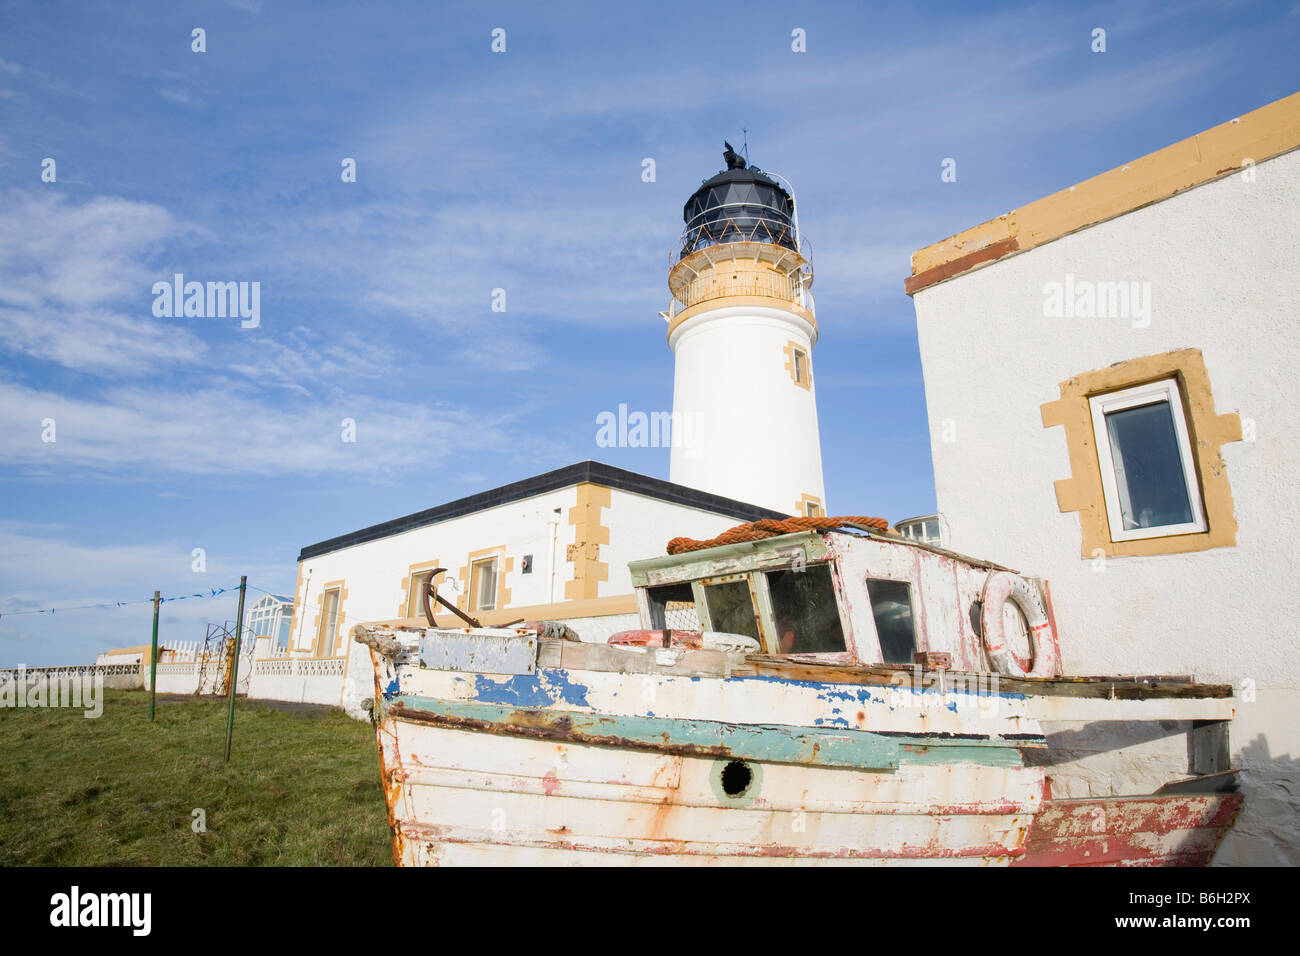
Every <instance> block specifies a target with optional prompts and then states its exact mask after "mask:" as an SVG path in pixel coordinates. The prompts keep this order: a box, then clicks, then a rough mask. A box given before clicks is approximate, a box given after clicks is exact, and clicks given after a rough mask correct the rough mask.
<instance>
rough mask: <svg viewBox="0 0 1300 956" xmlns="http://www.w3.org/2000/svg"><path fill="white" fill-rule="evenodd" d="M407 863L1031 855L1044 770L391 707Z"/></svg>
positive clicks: (974, 861) (385, 726)
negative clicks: (691, 746)
mask: <svg viewBox="0 0 1300 956" xmlns="http://www.w3.org/2000/svg"><path fill="white" fill-rule="evenodd" d="M379 738H380V746H381V748H382V749H383V753H384V759H383V763H384V775H385V785H386V791H387V794H388V802H389V808H390V823H391V825H392V828H393V840H394V842H393V846H394V857H395V859H396V861H397V862H398V863H399V864H400V865H415V866H420V865H439V864H482V865H487V864H508V865H557V864H558V865H564V864H573V865H601V866H604V865H654V864H660V863H673V864H686V865H708V864H717V863H727V864H738V865H748V864H763V865H797V864H803V865H809V864H834V863H855V864H886V863H907V864H917V863H926V862H941V863H946V864H967V865H990V864H993V865H997V864H1006V863H1010V862H1012V861H1013V860H1014V859H1016V858H1017V857H1018V856H1019V855H1021V853H1022V852H1023V849H1022V848H1023V845H1024V841H1025V836H1026V833H1027V831H1028V828H1029V826H1030V824H1031V822H1032V820H1033V816H1034V814H1035V812H1036V811H1037V810H1038V808H1039V806H1040V804H1041V799H1040V797H1041V793H1042V786H1041V782H1042V774H1041V771H1040V770H1038V769H1036V768H1029V767H1022V766H988V765H983V764H980V763H974V762H969V763H941V762H919V761H918V762H914V763H913V762H906V761H905V762H903V763H902V764H901V765H900V766H899V767H898V768H897V769H896V770H889V771H870V770H854V769H849V768H842V767H817V766H808V765H799V764H786V763H760V762H746V766H747V767H748V768H749V770H750V773H751V774H752V777H753V779H752V781H751V782H750V786H749V788H748V789H747V790H746V791H745V792H744V793H743V794H740V795H738V796H731V795H729V794H728V793H727V792H726V790H725V789H724V787H723V784H722V780H723V773H724V771H725V770H726V767H727V765H728V764H729V763H733V762H734V761H732V760H730V759H729V758H726V757H691V756H682V755H678V754H671V753H656V752H653V751H649V750H640V749H638V750H633V749H627V748H620V747H612V746H600V745H593V744H566V743H559V742H555V741H551V740H537V739H530V738H525V737H512V736H506V735H498V734H488V733H483V732H481V731H467V730H455V729H449V728H445V727H438V726H431V725H427V724H421V723H419V722H416V721H412V720H408V719H396V718H394V719H391V720H388V721H385V722H383V723H382V724H381V725H380V728H379Z"/></svg>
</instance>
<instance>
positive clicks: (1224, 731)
mask: <svg viewBox="0 0 1300 956" xmlns="http://www.w3.org/2000/svg"><path fill="white" fill-rule="evenodd" d="M1229 716H1231V715H1229ZM1187 751H1188V760H1187V772H1188V773H1193V774H1197V775H1202V774H1208V773H1223V772H1224V771H1225V770H1227V769H1229V767H1230V766H1231V761H1230V759H1229V755H1228V722H1227V720H1206V719H1202V720H1194V721H1192V730H1191V732H1190V733H1189V734H1188V735H1187Z"/></svg>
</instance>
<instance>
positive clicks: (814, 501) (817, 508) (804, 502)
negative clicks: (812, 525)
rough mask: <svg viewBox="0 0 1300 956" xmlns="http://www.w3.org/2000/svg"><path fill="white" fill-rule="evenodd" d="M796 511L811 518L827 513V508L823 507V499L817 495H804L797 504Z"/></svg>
mask: <svg viewBox="0 0 1300 956" xmlns="http://www.w3.org/2000/svg"><path fill="white" fill-rule="evenodd" d="M794 513H795V514H797V515H806V516H807V517H809V518H820V517H821V516H822V515H823V514H825V513H826V509H825V508H823V507H822V500H821V499H820V498H818V497H817V496H816V495H804V496H802V497H801V498H800V499H799V501H798V502H797V503H796V504H795V506H794Z"/></svg>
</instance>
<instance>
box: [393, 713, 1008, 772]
mask: <svg viewBox="0 0 1300 956" xmlns="http://www.w3.org/2000/svg"><path fill="white" fill-rule="evenodd" d="M385 710H386V711H387V714H386V716H387V717H390V718H396V719H399V720H413V721H417V722H420V723H429V724H434V725H437V726H444V727H452V728H457V729H465V730H476V731H480V732H486V733H495V734H505V735H508V736H520V737H535V738H539V739H545V740H557V741H567V742H571V743H586V744H594V745H597V746H611V747H627V748H631V749H636V750H653V751H658V752H661V753H674V754H681V755H685V756H711V757H729V758H734V759H737V760H753V761H760V762H766V763H788V764H804V765H809V766H818V767H845V768H852V769H857V770H894V769H897V767H898V765H899V763H900V762H901V763H918V764H931V763H955V762H962V763H966V762H975V763H981V764H985V765H988V766H1017V765H1019V763H1020V754H1019V752H1018V751H1017V750H1016V749H1015V747H1014V746H1011V745H1009V744H1007V743H1005V742H1003V741H996V740H994V741H989V740H980V739H972V740H964V739H963V740H949V739H941V742H937V741H936V739H935V738H930V737H911V736H908V737H886V736H884V735H881V734H874V733H870V732H867V731H860V730H846V729H843V728H837V727H826V728H820V727H796V726H791V725H788V724H730V723H723V722H721V721H712V720H690V719H685V718H677V717H641V716H635V717H629V716H616V715H612V714H591V713H582V712H577V711H560V710H547V709H542V708H527V707H513V706H510V705H504V704H485V703H479V702H477V701H464V700H442V699H439V698H433V697H421V696H416V695H402V696H398V697H396V698H394V699H392V700H390V701H388V702H387V704H386V706H385Z"/></svg>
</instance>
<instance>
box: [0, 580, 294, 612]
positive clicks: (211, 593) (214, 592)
mask: <svg viewBox="0 0 1300 956" xmlns="http://www.w3.org/2000/svg"><path fill="white" fill-rule="evenodd" d="M238 590H239V585H237V584H236V585H232V586H231V587H228V588H208V591H207V593H206V594H205V593H204V592H202V591H195V592H194V593H193V594H178V595H176V596H175V597H165V598H159V599H158V603H159V604H166V603H167V602H168V601H188V600H190V599H191V598H214V597H218V596H219V595H222V594H225V593H226V592H227V591H238ZM258 590H261V589H260V588H259V589H258ZM267 593H270V592H267ZM152 603H153V598H151V597H149V598H145V599H144V600H143V601H108V602H105V603H103V604H74V605H69V606H65V607H43V608H29V609H24V610H19V611H0V619H3V618H4V617H5V615H9V616H11V617H12V616H17V615H19V614H53V613H55V612H56V611H86V610H91V609H97V608H106V607H131V606H133V605H136V604H152Z"/></svg>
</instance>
